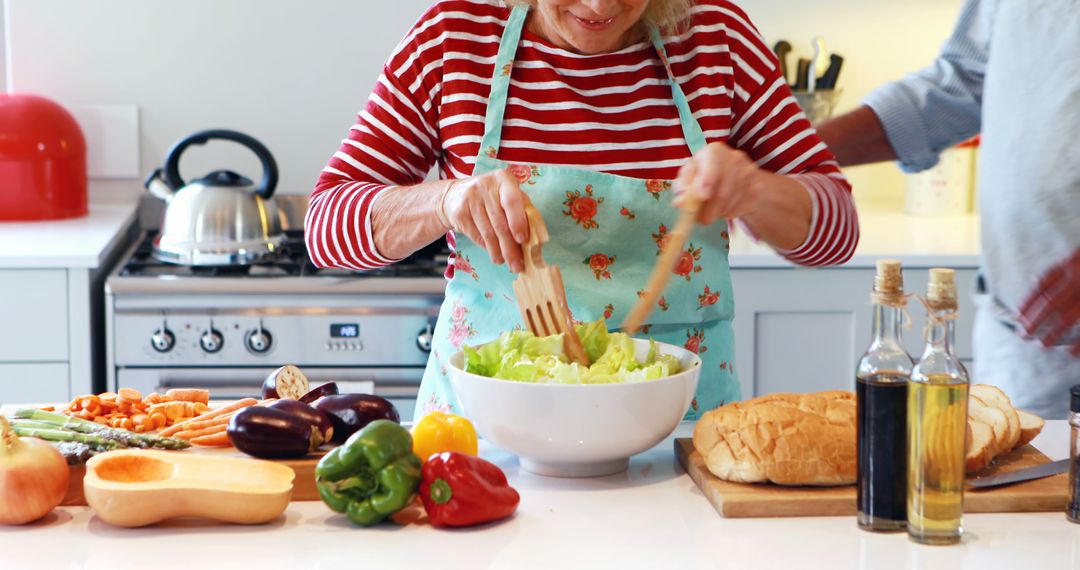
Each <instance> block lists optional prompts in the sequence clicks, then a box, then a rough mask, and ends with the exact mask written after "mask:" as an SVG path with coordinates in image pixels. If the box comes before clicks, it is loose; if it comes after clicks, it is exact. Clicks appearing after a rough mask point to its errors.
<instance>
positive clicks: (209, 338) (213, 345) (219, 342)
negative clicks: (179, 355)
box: [199, 329, 225, 354]
mask: <svg viewBox="0 0 1080 570" xmlns="http://www.w3.org/2000/svg"><path fill="white" fill-rule="evenodd" d="M199 346H201V347H202V349H203V350H205V351H206V352H209V353H211V354H213V353H215V352H217V351H219V350H221V347H222V346H225V338H224V337H222V336H221V332H220V331H218V330H217V329H210V330H208V331H206V332H204V333H203V334H202V336H201V337H199Z"/></svg>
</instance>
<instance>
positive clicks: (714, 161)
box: [675, 142, 765, 224]
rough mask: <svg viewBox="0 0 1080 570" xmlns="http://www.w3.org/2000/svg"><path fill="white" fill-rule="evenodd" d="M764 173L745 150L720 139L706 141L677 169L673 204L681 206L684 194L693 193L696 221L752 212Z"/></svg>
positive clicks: (702, 221)
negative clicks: (702, 146)
mask: <svg viewBox="0 0 1080 570" xmlns="http://www.w3.org/2000/svg"><path fill="white" fill-rule="evenodd" d="M764 174H765V173H764V172H763V171H762V170H760V169H759V168H758V166H757V165H756V164H754V161H753V160H751V159H750V157H748V156H747V155H746V153H744V152H742V151H740V150H735V149H733V148H731V147H729V146H728V145H726V144H724V143H722V142H714V143H709V145H708V146H706V147H705V148H703V149H701V150H700V151H698V153H697V154H695V155H694V156H693V158H691V159H690V162H688V163H686V164H685V165H683V167H682V168H681V169H679V176H678V178H677V179H676V180H675V184H676V189H677V191H678V193H679V194H678V196H677V197H676V198H675V206H677V207H682V206H683V204H684V203H685V202H686V198H687V195H692V196H695V197H696V198H697V199H698V200H699V201H700V203H701V205H700V206H699V208H698V223H700V224H711V223H713V222H715V221H717V220H719V219H721V218H739V217H743V216H746V215H749V214H753V213H754V212H756V211H757V210H758V208H759V207H760V205H761V184H762V183H763V180H762V178H763V176H764Z"/></svg>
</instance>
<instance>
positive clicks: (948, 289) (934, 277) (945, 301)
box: [926, 267, 956, 309]
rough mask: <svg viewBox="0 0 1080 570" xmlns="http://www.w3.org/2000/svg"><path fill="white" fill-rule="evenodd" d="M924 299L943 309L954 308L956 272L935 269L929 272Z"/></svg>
mask: <svg viewBox="0 0 1080 570" xmlns="http://www.w3.org/2000/svg"><path fill="white" fill-rule="evenodd" d="M926 298H927V300H928V301H930V302H931V303H934V304H935V305H939V306H940V308H943V309H955V308H956V272H955V271H953V270H952V269H942V268H940V267H935V268H933V269H931V270H930V283H928V284H927V285H926Z"/></svg>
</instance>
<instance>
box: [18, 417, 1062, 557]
mask: <svg viewBox="0 0 1080 570" xmlns="http://www.w3.org/2000/svg"><path fill="white" fill-rule="evenodd" d="M1066 428H1067V426H1066V424H1065V422H1063V421H1055V422H1049V423H1048V425H1047V428H1046V430H1045V431H1044V433H1043V434H1042V435H1041V436H1040V437H1039V438H1038V439H1036V440H1035V445H1036V447H1038V448H1039V449H1041V450H1043V451H1044V452H1045V453H1047V454H1048V455H1050V456H1051V457H1053V458H1055V459H1057V458H1062V457H1065V456H1067V429H1066ZM690 430H691V425H690V424H684V425H682V426H680V429H679V433H680V434H682V435H687V434H689V433H690ZM482 454H483V455H484V456H485V457H487V458H489V459H491V460H493V461H495V462H496V463H498V464H499V465H500V466H501V467H502V468H503V469H504V470H505V471H506V472H507V475H508V476H509V478H510V480H511V483H512V484H513V485H514V486H515V487H516V488H517V489H518V490H519V491H520V492H521V496H522V502H521V506H520V508H519V510H518V512H517V514H516V515H515V516H514V518H513V519H511V520H509V521H506V522H503V523H499V524H493V525H491V526H487V527H481V528H475V529H469V530H458V531H444V530H437V529H434V528H432V527H429V526H410V527H404V528H403V527H399V526H396V525H393V524H384V525H381V526H378V527H375V528H369V529H364V528H356V527H353V526H351V525H350V524H349V523H348V522H347V521H346V520H345V517H344V516H343V515H338V514H335V513H332V512H331V511H329V510H328V509H327V508H326V507H324V506H323V505H322V504H321V503H317V502H304V503H292V504H291V505H289V508H288V510H287V511H286V512H285V515H284V516H283V517H282V518H281V519H279V520H278V521H276V522H274V523H271V524H268V525H265V526H250V527H249V526H217V525H200V524H197V523H189V524H172V525H169V526H161V527H151V528H145V529H123V528H116V527H112V526H110V525H108V524H106V523H104V522H102V521H101V520H99V519H97V518H96V517H95V516H94V514H93V512H92V511H91V510H90V509H88V508H85V507H81V508H76V507H72V508H61V509H58V510H57V511H56V512H55V513H53V514H51V515H49V516H48V517H47V519H46V520H44V521H41V522H39V523H37V524H34V525H31V526H27V527H0V567H2V568H5V569H7V568H11V569H16V568H19V569H22V568H33V569H34V570H46V569H52V568H57V569H61V568H62V569H84V570H99V569H100V570H116V569H118V568H136V567H139V568H141V567H151V568H155V569H160V568H200V569H209V568H238V569H239V568H244V569H247V568H254V569H258V570H272V569H278V568H281V569H290V570H292V569H302V568H317V569H326V570H340V569H348V568H391V569H394V568H402V569H413V568H417V569H419V568H434V569H439V570H443V569H448V568H474V569H480V568H509V569H515V570H516V569H525V568H590V569H591V568H619V569H628V568H672V569H683V568H730V569H738V570H768V569H777V570H791V569H804V568H827V569H829V570H839V569H847V568H851V569H858V570H891V569H897V570H900V569H903V570H938V569H947V570H964V569H970V570H989V569H995V568H1001V569H1007V570H1019V569H1026V568H1038V569H1047V570H1052V569H1059V568H1060V569H1065V568H1080V525H1074V524H1071V523H1069V522H1067V521H1066V520H1065V517H1064V514H1062V513H1056V512H1055V513H1032V514H984V515H967V516H965V517H964V526H965V529H966V535H965V538H964V540H963V542H962V543H961V544H960V545H958V546H938V547H932V546H922V545H916V544H914V543H912V542H910V541H909V540H908V539H907V535H906V534H903V533H901V534H872V533H868V532H865V531H861V530H859V529H858V528H856V525H855V518H854V517H820V518H786V519H723V518H721V517H720V516H719V515H718V514H717V513H716V511H715V510H713V507H712V505H710V504H709V502H708V501H707V500H706V499H705V497H704V496H703V495H702V494H701V492H700V491H699V490H698V489H697V487H696V486H695V485H694V483H693V482H692V481H691V480H690V478H689V476H687V475H686V474H685V473H684V472H683V470H682V468H681V467H679V466H678V463H677V462H676V460H675V457H674V453H673V451H672V443H671V441H670V439H669V440H666V441H664V442H663V443H661V444H660V445H658V446H657V447H655V448H653V449H652V450H650V451H649V452H646V453H643V454H641V455H638V456H636V457H634V458H633V459H632V460H631V464H630V470H629V471H627V472H625V473H623V474H619V475H613V476H610V477H603V478H597V479H577V480H575V479H552V478H545V477H539V476H535V475H531V474H528V473H522V472H520V471H519V470H518V466H517V460H516V459H515V458H514V457H513V456H509V455H507V454H505V453H502V452H500V451H498V450H494V449H492V448H490V447H483V446H482ZM132 539H138V540H132Z"/></svg>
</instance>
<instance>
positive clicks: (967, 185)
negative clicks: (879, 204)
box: [904, 139, 978, 216]
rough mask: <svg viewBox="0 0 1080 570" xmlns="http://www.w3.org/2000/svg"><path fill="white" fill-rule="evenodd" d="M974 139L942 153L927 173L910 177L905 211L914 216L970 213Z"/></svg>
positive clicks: (976, 145) (973, 171)
mask: <svg viewBox="0 0 1080 570" xmlns="http://www.w3.org/2000/svg"><path fill="white" fill-rule="evenodd" d="M977 148H978V139H971V140H969V141H965V142H963V143H960V144H959V145H956V146H954V147H952V148H950V149H947V150H946V151H945V152H942V153H941V159H940V160H939V161H938V163H937V164H936V165H935V166H934V167H933V168H930V169H928V170H924V171H922V172H919V173H917V174H909V175H908V176H907V192H906V193H905V194H904V211H905V212H907V213H908V214H910V215H912V216H950V215H956V214H966V213H968V212H970V211H971V202H972V196H971V194H972V186H973V183H974V180H975V151H976V149H977Z"/></svg>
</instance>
